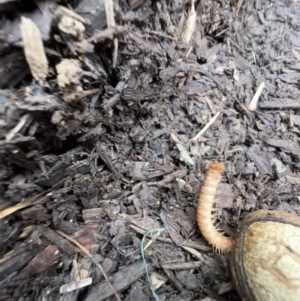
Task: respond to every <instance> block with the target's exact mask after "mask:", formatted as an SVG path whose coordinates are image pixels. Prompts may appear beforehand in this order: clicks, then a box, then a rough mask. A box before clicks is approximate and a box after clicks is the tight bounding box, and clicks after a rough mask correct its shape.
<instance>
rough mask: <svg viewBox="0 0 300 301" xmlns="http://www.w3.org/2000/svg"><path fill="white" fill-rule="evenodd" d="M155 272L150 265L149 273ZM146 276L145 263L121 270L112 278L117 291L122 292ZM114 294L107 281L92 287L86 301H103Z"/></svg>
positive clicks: (138, 263) (134, 264)
mask: <svg viewBox="0 0 300 301" xmlns="http://www.w3.org/2000/svg"><path fill="white" fill-rule="evenodd" d="M153 270H154V267H153V265H151V264H148V272H149V273H151V272H152V271H153ZM144 275H145V269H144V265H143V263H142V262H137V263H133V264H131V265H129V266H126V267H124V268H123V269H120V270H119V272H117V273H116V274H114V275H112V276H111V277H110V278H111V281H112V284H113V286H114V288H115V289H116V291H118V292H121V291H123V290H124V289H126V288H128V287H129V286H130V285H131V284H133V283H135V282H136V281H137V280H138V279H140V278H141V277H143V276H144ZM99 292H101V293H99ZM112 294H113V293H112V291H111V289H110V287H109V286H108V284H107V283H106V282H105V281H102V282H100V283H97V284H96V285H94V286H93V287H92V289H91V290H90V291H89V292H88V294H87V296H86V298H85V301H96V300H97V301H103V300H106V299H107V298H108V297H110V296H112Z"/></svg>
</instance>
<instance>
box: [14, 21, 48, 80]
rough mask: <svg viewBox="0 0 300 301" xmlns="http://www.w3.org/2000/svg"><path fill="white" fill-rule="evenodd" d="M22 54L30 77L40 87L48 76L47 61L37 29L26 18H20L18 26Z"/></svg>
mask: <svg viewBox="0 0 300 301" xmlns="http://www.w3.org/2000/svg"><path fill="white" fill-rule="evenodd" d="M20 29H21V34H22V39H23V47H24V53H25V57H26V60H27V63H28V65H29V68H30V71H31V74H32V76H33V77H34V78H35V79H36V80H37V81H38V82H39V84H40V85H43V84H44V81H45V79H46V77H47V74H48V61H47V58H46V55H45V51H44V45H43V41H42V36H41V33H40V31H39V29H38V27H37V26H36V25H35V24H34V23H33V22H32V21H31V20H30V19H28V18H25V17H22V18H21V24H20Z"/></svg>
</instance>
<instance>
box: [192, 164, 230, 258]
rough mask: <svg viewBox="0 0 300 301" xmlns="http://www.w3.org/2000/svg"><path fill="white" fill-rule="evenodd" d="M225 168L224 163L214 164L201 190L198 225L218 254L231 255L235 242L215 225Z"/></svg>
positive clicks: (197, 216) (208, 171)
mask: <svg viewBox="0 0 300 301" xmlns="http://www.w3.org/2000/svg"><path fill="white" fill-rule="evenodd" d="M224 171H225V166H224V164H222V163H219V162H214V163H212V164H211V165H210V166H209V168H208V170H207V172H206V174H205V177H204V180H203V183H202V185H201V186H200V189H199V197H198V204H197V215H196V219H197V224H198V227H199V229H200V231H201V234H202V236H203V237H204V238H205V239H206V240H207V242H208V243H209V244H210V245H211V246H212V247H213V249H214V250H215V251H217V252H222V253H229V252H230V251H231V250H232V248H233V240H232V239H231V238H230V237H226V236H225V235H224V234H222V233H221V232H219V231H218V229H217V228H216V226H215V225H214V221H213V220H214V216H213V213H212V212H213V204H214V203H215V196H216V193H217V188H218V185H219V183H220V182H221V179H222V174H223V172H224Z"/></svg>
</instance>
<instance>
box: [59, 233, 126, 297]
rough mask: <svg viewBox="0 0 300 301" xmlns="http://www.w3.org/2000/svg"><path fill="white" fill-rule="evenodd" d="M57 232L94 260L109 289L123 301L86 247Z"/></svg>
mask: <svg viewBox="0 0 300 301" xmlns="http://www.w3.org/2000/svg"><path fill="white" fill-rule="evenodd" d="M56 232H57V233H58V234H59V235H61V236H63V237H64V238H66V239H67V240H69V241H70V242H72V243H73V244H74V245H76V246H77V247H78V248H79V249H80V250H81V251H82V252H83V253H84V254H85V255H86V256H87V257H89V258H90V259H91V260H92V262H93V263H94V264H95V265H96V266H97V267H98V268H99V270H100V271H101V273H102V275H103V276H104V278H105V280H106V282H107V284H108V285H109V287H110V288H111V290H112V292H113V293H114V295H115V296H116V299H117V300H118V301H121V299H120V297H119V295H118V293H117V292H116V290H115V289H114V287H113V286H112V284H111V283H110V281H109V279H108V277H107V275H106V273H105V271H104V269H103V267H102V265H101V264H100V263H99V262H97V261H96V260H95V259H94V257H93V255H92V254H91V253H90V251H89V250H88V249H87V248H86V247H84V246H83V245H82V244H80V243H79V242H78V241H77V240H76V239H74V238H72V237H71V236H69V235H67V234H65V233H64V232H62V231H59V230H56Z"/></svg>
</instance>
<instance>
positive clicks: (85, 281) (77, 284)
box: [59, 277, 93, 294]
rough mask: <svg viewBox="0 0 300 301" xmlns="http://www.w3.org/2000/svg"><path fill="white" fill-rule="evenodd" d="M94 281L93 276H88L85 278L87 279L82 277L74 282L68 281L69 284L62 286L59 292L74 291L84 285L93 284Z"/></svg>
mask: <svg viewBox="0 0 300 301" xmlns="http://www.w3.org/2000/svg"><path fill="white" fill-rule="evenodd" d="M92 282H93V280H92V278H91V277H88V278H85V279H82V280H79V281H74V282H71V283H67V284H65V285H63V286H61V287H60V289H59V292H60V293H61V294H65V293H69V292H72V291H74V290H77V289H80V288H82V287H85V286H88V285H91V284H92Z"/></svg>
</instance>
